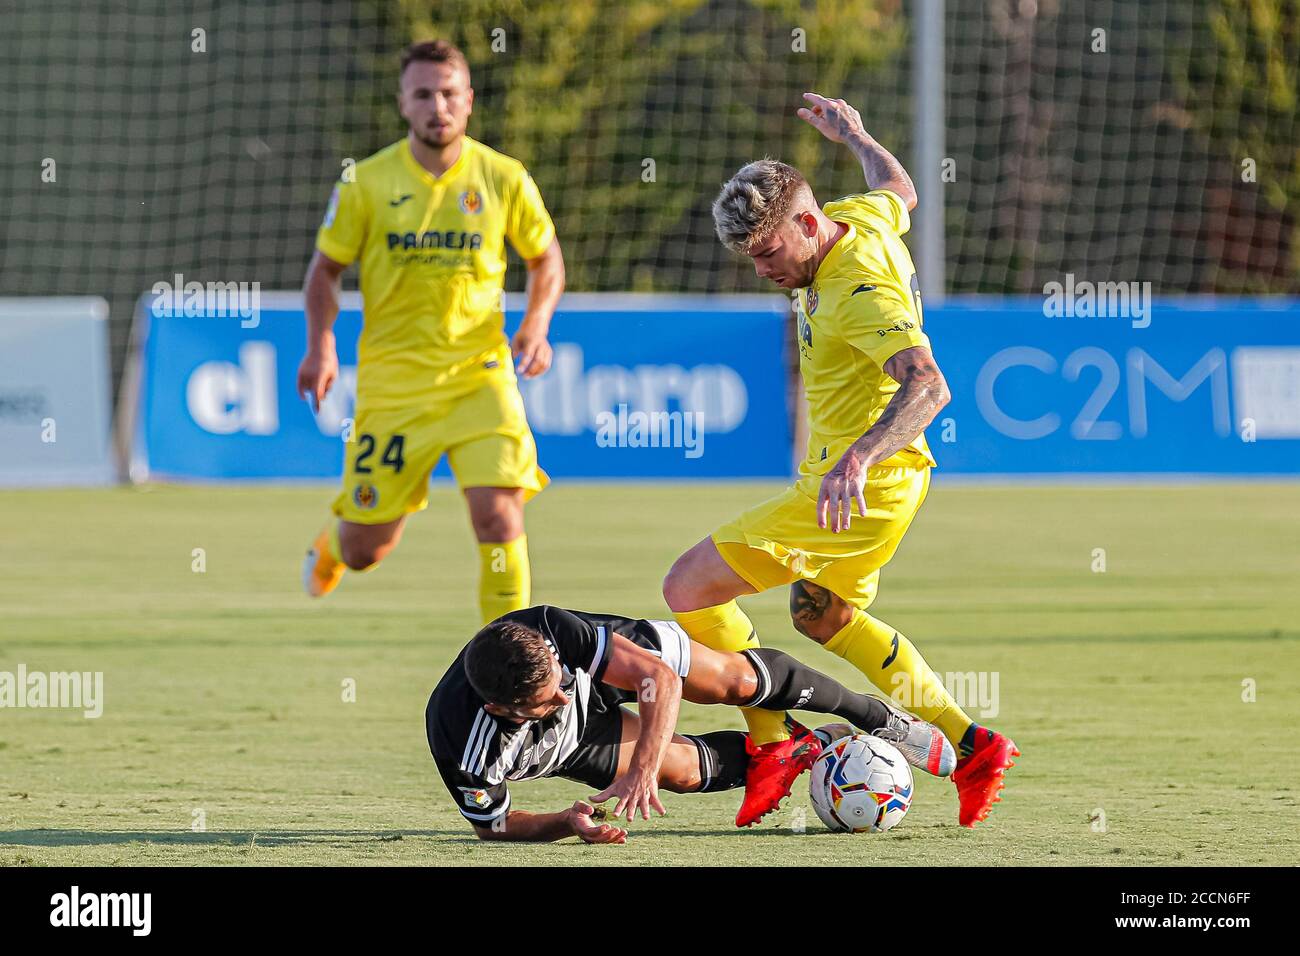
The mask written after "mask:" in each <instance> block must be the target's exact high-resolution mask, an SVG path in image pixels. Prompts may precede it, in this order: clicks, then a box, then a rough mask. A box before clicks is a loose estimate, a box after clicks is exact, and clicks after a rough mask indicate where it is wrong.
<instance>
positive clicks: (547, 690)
mask: <svg viewBox="0 0 1300 956" xmlns="http://www.w3.org/2000/svg"><path fill="white" fill-rule="evenodd" d="M683 699H684V700H689V701H692V702H694V703H697V704H743V705H745V706H748V707H764V708H769V709H770V710H771V712H772V713H773V714H775V715H776V716H777V717H778V719H784V718H783V716H782V715H783V713H784V711H785V710H786V709H787V708H803V709H805V710H811V711H819V712H822V713H831V714H836V715H837V716H839V717H842V718H843V719H844V720H846V721H849V722H851V723H852V724H853V725H856V726H857V727H858V728H859V729H861V730H863V731H866V732H868V733H875V734H876V735H877V736H879V737H881V738H882V739H884V740H888V741H890V742H892V743H893V744H894V745H895V746H896V747H897V748H898V749H899V750H900V751H901V752H902V753H903V755H904V757H905V758H906V759H907V761H908V762H909V763H911V764H913V765H914V766H916V767H919V768H920V769H922V770H925V771H927V772H929V773H932V774H937V775H940V776H942V775H945V774H948V773H951V772H952V768H953V766H954V765H955V763H956V760H957V755H956V753H955V752H954V751H953V749H952V746H951V745H950V744H949V743H948V742H947V741H946V740H945V739H944V737H943V734H941V733H940V732H939V731H938V730H937V729H936V728H934V727H932V726H930V725H929V724H927V723H925V722H924V721H920V720H917V719H915V718H911V717H908V716H907V715H906V714H903V713H902V712H901V711H898V710H895V709H893V708H891V707H889V706H888V705H887V704H885V702H884V701H881V700H879V699H877V698H875V697H869V696H867V695H865V694H855V693H853V692H852V691H850V690H848V689H846V688H844V687H842V686H840V685H839V684H838V683H836V682H835V681H834V680H832V679H831V678H829V677H827V676H826V675H824V674H819V673H818V672H817V671H815V670H813V669H812V668H810V667H806V666H804V665H803V664H801V663H799V662H798V661H796V660H795V659H794V658H793V657H790V656H789V655H788V654H783V653H781V652H780V651H776V650H772V649H771V648H747V649H745V650H744V651H742V652H740V653H735V654H726V653H720V652H718V651H714V650H710V649H709V648H707V647H704V646H703V645H701V644H697V643H694V642H693V641H691V640H690V639H689V638H688V637H687V636H686V633H685V632H684V631H683V630H682V629H681V628H680V627H678V626H677V625H676V624H674V623H673V622H672V621H643V620H631V619H628V618H622V617H613V616H610V615H605V614H587V613H585V612H582V611H565V610H562V609H560V608H556V607H547V606H544V605H543V606H539V607H533V608H529V609H527V610H524V611H515V612H513V613H510V614H507V615H505V616H503V617H502V618H500V619H499V620H496V621H493V622H492V623H491V624H489V625H487V626H486V627H484V628H483V629H482V630H481V631H479V633H478V634H477V635H475V636H474V639H473V640H471V641H470V642H469V644H468V645H466V646H465V649H464V650H462V651H461V652H460V655H459V656H458V657H457V658H456V660H455V662H454V663H453V664H452V665H451V667H450V668H449V669H448V671H447V673H446V674H445V675H443V678H442V680H441V681H439V682H438V686H437V687H436V688H435V689H434V691H433V694H432V695H431V696H430V698H429V705H428V707H427V708H426V710H425V729H426V733H427V734H428V738H429V749H430V751H431V752H432V753H433V758H434V761H435V763H436V764H437V765H438V771H439V773H440V774H441V775H442V779H443V782H444V783H445V784H446V785H447V789H448V791H449V792H450V793H451V796H452V799H453V800H455V802H456V807H457V809H459V810H460V812H461V813H462V814H463V815H464V816H465V818H466V819H467V820H469V822H470V823H471V824H473V826H474V829H475V832H476V833H477V834H478V835H479V836H480V837H481V838H483V839H485V840H489V839H500V840H543V841H544V840H561V839H563V838H565V837H569V836H578V837H580V838H581V839H583V840H585V841H587V842H588V843H622V842H623V841H624V840H625V839H626V836H627V833H626V831H625V830H623V829H621V828H619V827H617V826H614V825H613V824H611V823H602V822H600V817H601V814H598V813H596V811H595V808H594V807H593V806H592V804H594V803H600V802H602V801H605V800H610V799H612V800H614V801H615V804H614V810H613V817H614V819H618V818H619V816H620V815H622V814H626V816H627V819H628V820H631V819H632V818H633V817H634V816H635V815H636V813H637V812H640V814H641V816H642V818H643V819H647V820H648V819H649V818H650V813H651V811H652V810H653V811H655V812H657V813H660V814H662V813H664V807H663V804H662V803H661V802H660V800H659V788H661V787H662V788H663V789H665V790H670V791H673V792H675V793H710V792H713V791H718V790H730V789H731V788H733V787H738V786H740V785H741V783H742V782H743V781H744V780H745V771H746V767H747V766H748V764H749V761H750V756H749V751H748V749H747V748H746V737H745V734H744V733H743V732H741V731H738V730H719V731H714V732H713V733H707V734H700V735H682V734H677V733H674V728H675V727H676V724H677V712H678V708H679V706H680V704H681V701H682V700H683ZM629 702H636V703H637V709H638V713H632V712H631V711H629V710H625V709H624V708H623V707H622V706H621V705H622V704H624V703H629ZM851 732H852V728H851V727H849V726H847V725H844V724H835V725H829V726H827V727H824V728H820V729H819V730H818V731H817V733H818V734H820V735H822V736H821V739H824V741H825V742H827V743H829V742H830V741H831V740H832V739H838V738H839V737H841V736H845V735H847V734H849V733H851ZM807 733H808V734H810V735H811V734H812V733H813V732H812V731H807ZM540 777H567V778H569V779H570V780H576V781H578V782H580V783H585V784H587V785H588V786H590V787H592V788H594V789H596V790H600V791H601V792H599V793H595V794H593V795H592V796H591V797H590V800H589V801H587V800H579V801H577V802H576V803H574V804H573V806H571V807H570V808H568V809H567V810H560V811H558V812H555V813H530V812H527V811H524V810H520V809H517V808H513V807H512V806H511V802H510V791H509V781H512V780H533V779H537V778H540Z"/></svg>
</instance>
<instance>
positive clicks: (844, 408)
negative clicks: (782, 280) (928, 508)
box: [797, 189, 934, 495]
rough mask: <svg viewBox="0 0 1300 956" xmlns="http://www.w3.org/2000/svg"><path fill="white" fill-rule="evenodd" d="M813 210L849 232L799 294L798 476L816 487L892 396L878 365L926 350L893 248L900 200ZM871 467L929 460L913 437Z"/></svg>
mask: <svg viewBox="0 0 1300 956" xmlns="http://www.w3.org/2000/svg"><path fill="white" fill-rule="evenodd" d="M822 211H823V212H825V213H826V215H827V216H828V217H829V218H830V219H832V220H833V221H835V222H842V223H844V224H845V225H847V226H848V232H846V233H845V234H844V235H843V236H841V237H840V239H839V241H838V242H837V243H835V245H834V246H832V247H831V250H830V252H828V253H827V254H826V258H825V259H823V260H822V261H821V264H820V265H819V266H818V267H817V275H816V277H815V278H814V279H813V282H812V285H810V286H809V287H808V288H806V289H800V290H799V292H798V309H797V312H798V335H799V370H800V372H801V373H802V375H803V384H804V393H805V395H807V397H808V420H809V433H808V455H807V457H806V458H805V459H804V462H803V464H802V465H800V466H799V473H800V475H802V476H805V477H807V478H813V477H815V478H818V479H820V477H821V476H823V475H825V474H826V472H828V471H830V470H831V468H833V467H834V466H835V463H836V462H837V461H839V459H840V456H841V455H843V454H844V452H845V450H846V449H847V448H848V447H849V445H851V444H853V442H855V441H857V439H858V438H860V437H861V436H862V434H863V433H864V432H865V431H866V430H867V429H868V428H870V427H871V426H872V425H873V424H875V422H876V420H877V419H878V418H880V416H881V414H882V413H883V412H884V410H885V406H886V405H887V404H889V399H890V397H891V396H892V395H893V394H894V393H895V392H897V391H898V388H899V385H898V382H896V381H894V380H893V379H892V378H890V377H889V376H888V375H886V374H885V372H884V370H883V368H884V364H885V363H886V362H887V361H889V359H890V358H892V357H893V356H894V355H895V353H897V352H900V351H902V350H903V349H905V348H910V347H912V346H914V345H924V346H926V347H927V348H928V347H929V345H930V340H929V339H928V338H927V337H926V335H925V333H924V332H922V331H921V292H920V285H919V284H918V283H917V279H916V269H915V267H914V266H913V265H912V257H911V255H910V254H909V253H908V251H907V246H905V245H904V244H903V240H902V236H903V234H904V233H906V232H907V230H908V229H909V228H910V225H911V221H910V219H909V217H908V214H907V206H906V205H904V203H903V201H902V200H901V199H900V198H899V197H898V196H897V195H895V194H894V193H892V192H889V191H888V190H883V189H881V190H876V191H875V192H870V193H867V194H865V195H859V196H847V197H845V198H844V199H837V200H835V201H834V202H829V203H827V204H826V205H825V206H823V207H822ZM878 464H879V465H880V466H881V467H898V466H904V465H913V466H916V467H924V466H926V465H933V464H934V458H933V457H932V456H931V454H930V448H929V446H928V445H927V444H926V441H925V435H924V434H922V435H919V436H917V438H916V440H915V441H914V442H912V444H911V445H909V446H908V447H907V448H904V449H903V450H901V451H899V452H898V453H897V454H895V455H894V456H892V457H890V458H888V459H886V460H884V461H882V462H879V463H878ZM810 484H811V482H810ZM810 493H811V494H813V495H815V494H816V489H815V488H813V489H812V490H811V492H810Z"/></svg>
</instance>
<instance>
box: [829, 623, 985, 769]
mask: <svg viewBox="0 0 1300 956" xmlns="http://www.w3.org/2000/svg"><path fill="white" fill-rule="evenodd" d="M826 650H828V651H830V652H831V653H832V654H835V655H837V656H839V657H842V658H844V659H845V660H846V661H848V662H849V663H850V664H852V665H853V666H854V667H856V668H857V669H858V670H860V671H862V673H864V674H866V675H867V677H868V678H870V679H871V682H872V683H873V684H875V685H876V686H877V687H879V688H880V689H881V690H882V691H884V693H885V695H886V696H887V697H889V698H890V699H891V700H892V701H894V703H896V704H897V705H898V706H900V707H902V708H903V709H904V710H907V711H910V712H911V713H913V714H916V716H918V717H920V718H921V719H922V720H925V721H928V722H929V723H932V724H934V725H935V726H936V727H938V728H939V730H940V731H942V732H943V735H944V736H945V737H947V738H948V739H949V740H950V741H952V744H953V746H954V747H956V746H957V745H958V743H959V742H960V741H961V738H962V735H963V734H965V733H966V728H968V727H969V726H970V725H971V724H972V723H974V721H972V720H971V719H970V718H969V717H967V716H966V713H965V712H964V711H963V710H962V709H961V708H960V707H958V706H957V702H956V701H955V700H953V699H952V695H951V694H949V693H948V690H947V688H945V687H944V686H943V682H942V681H940V680H939V677H938V675H936V674H935V673H934V671H932V670H930V665H929V664H927V663H926V662H925V658H923V657H922V656H921V654H920V652H919V651H918V650H917V649H916V648H915V647H914V646H913V645H912V642H911V641H909V640H908V639H907V638H906V637H904V636H903V635H902V634H900V633H899V632H898V631H897V630H895V629H894V628H892V627H890V626H889V625H888V624H886V623H885V622H884V621H879V620H877V619H876V618H874V617H872V616H871V615H870V614H867V613H866V612H865V611H861V610H854V612H853V618H852V619H851V620H850V621H849V623H848V624H846V625H844V628H843V630H841V631H840V632H839V633H838V634H836V635H835V636H834V637H832V638H831V639H830V640H829V641H828V642H827V643H826Z"/></svg>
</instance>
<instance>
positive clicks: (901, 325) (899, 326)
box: [876, 319, 916, 339]
mask: <svg viewBox="0 0 1300 956" xmlns="http://www.w3.org/2000/svg"><path fill="white" fill-rule="evenodd" d="M914 328H916V323H915V322H913V321H911V320H910V319H904V320H903V321H901V322H897V323H895V324H894V325H891V326H890V327H889V328H887V329H876V334H877V335H879V336H880V337H881V338H882V339H883V338H884V337H885V336H886V335H888V334H889V333H890V332H909V331H911V330H912V329H914Z"/></svg>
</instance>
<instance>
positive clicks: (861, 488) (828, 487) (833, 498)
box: [817, 448, 867, 534]
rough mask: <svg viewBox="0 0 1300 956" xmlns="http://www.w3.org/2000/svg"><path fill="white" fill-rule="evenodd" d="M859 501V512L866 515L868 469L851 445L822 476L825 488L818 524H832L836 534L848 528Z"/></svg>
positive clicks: (820, 494) (819, 503) (820, 498)
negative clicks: (824, 475)
mask: <svg viewBox="0 0 1300 956" xmlns="http://www.w3.org/2000/svg"><path fill="white" fill-rule="evenodd" d="M855 504H856V505H857V506H858V514H860V515H862V516H863V517H864V518H865V517H866V515H867V469H866V468H865V467H864V466H863V465H862V463H861V461H859V460H858V458H857V456H856V455H854V453H853V449H852V448H850V449H849V450H848V451H846V452H845V453H844V455H843V456H842V457H841V458H840V460H839V461H838V462H836V463H835V467H834V468H832V469H831V470H830V471H828V472H826V477H824V478H823V479H822V484H821V489H820V490H819V491H818V492H817V527H819V528H825V527H827V526H828V525H829V527H830V529H831V531H832V532H834V533H835V534H839V533H840V532H841V531H847V530H848V528H849V522H850V521H851V520H852V519H853V506H854V505H855Z"/></svg>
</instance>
